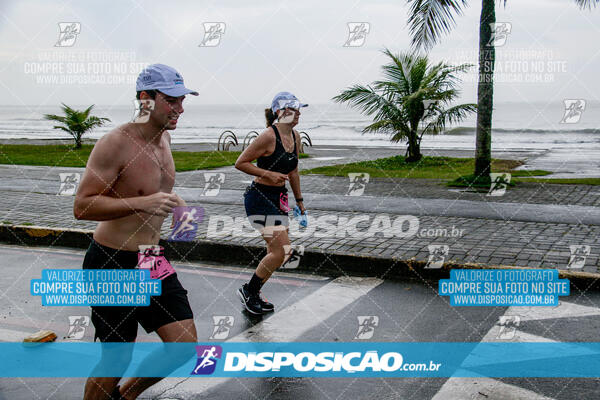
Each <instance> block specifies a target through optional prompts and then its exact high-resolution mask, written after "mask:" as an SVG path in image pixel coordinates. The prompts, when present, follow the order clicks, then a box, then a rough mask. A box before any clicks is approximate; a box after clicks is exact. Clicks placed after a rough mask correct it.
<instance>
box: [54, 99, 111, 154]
mask: <svg viewBox="0 0 600 400" xmlns="http://www.w3.org/2000/svg"><path fill="white" fill-rule="evenodd" d="M61 104H62V107H61V108H62V110H63V112H64V113H65V115H64V116H61V115H54V114H44V119H47V120H50V121H57V122H60V123H61V124H62V125H55V126H54V127H53V128H54V129H62V130H63V131H65V132H67V133H68V134H69V135H71V136H73V139H75V148H76V149H80V148H81V137H82V136H83V134H84V133H86V132H87V131H89V130H92V129H93V128H95V127H97V126H102V125H104V124H105V123H106V122H110V119H108V118H101V117H96V116H94V115H90V112H91V111H92V108H94V105H93V104H92V105H91V106H89V107H88V108H86V109H85V110H83V111H79V110H74V109H72V108H71V107H69V106H68V105H66V104H64V103H61Z"/></svg>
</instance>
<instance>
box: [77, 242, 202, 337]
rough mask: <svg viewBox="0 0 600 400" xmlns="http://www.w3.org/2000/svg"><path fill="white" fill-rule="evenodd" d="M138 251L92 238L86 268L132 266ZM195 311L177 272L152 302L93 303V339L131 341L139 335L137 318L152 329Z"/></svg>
mask: <svg viewBox="0 0 600 400" xmlns="http://www.w3.org/2000/svg"><path fill="white" fill-rule="evenodd" d="M137 262H138V253H137V252H135V251H126V250H117V249H113V248H111V247H106V246H103V245H101V244H100V243H98V242H96V241H95V240H92V243H91V244H90V247H89V248H88V250H87V252H86V253H85V258H84V260H83V269H133V268H135V267H136V266H137ZM193 318H194V315H193V313H192V309H191V307H190V303H189V301H188V298H187V290H185V289H184V288H183V286H181V283H180V282H179V279H177V274H176V273H175V274H173V275H170V276H168V277H166V278H165V279H163V281H162V293H161V295H160V296H152V297H150V305H148V306H138V307H126V306H125V307H102V306H92V318H91V320H92V323H93V324H94V327H95V328H96V333H95V337H94V339H96V338H98V339H100V341H101V342H132V341H134V340H135V338H136V336H137V325H138V322H139V323H140V324H141V325H142V327H143V328H144V329H145V330H146V332H148V333H150V332H153V331H155V330H157V329H158V328H160V327H161V326H163V325H166V324H169V323H171V322H175V321H182V320H185V319H193Z"/></svg>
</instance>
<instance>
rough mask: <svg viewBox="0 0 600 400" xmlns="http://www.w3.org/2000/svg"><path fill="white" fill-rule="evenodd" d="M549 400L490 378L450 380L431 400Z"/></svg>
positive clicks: (549, 399)
mask: <svg viewBox="0 0 600 400" xmlns="http://www.w3.org/2000/svg"><path fill="white" fill-rule="evenodd" d="M464 399H473V400H475V399H481V400H483V399H485V400H512V399H515V400H516V399H527V400H551V398H550V397H546V396H542V395H540V394H538V393H535V392H532V391H531V390H527V389H523V388H521V387H519V386H514V385H509V384H506V383H503V382H500V381H499V380H496V379H491V378H484V377H480V378H450V379H448V380H447V381H446V383H445V384H444V386H442V389H441V390H440V391H439V392H437V393H436V395H435V396H433V398H432V400H464Z"/></svg>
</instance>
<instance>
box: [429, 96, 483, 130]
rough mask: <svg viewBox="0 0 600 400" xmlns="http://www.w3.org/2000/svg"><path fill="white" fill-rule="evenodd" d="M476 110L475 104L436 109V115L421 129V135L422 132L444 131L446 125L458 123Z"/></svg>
mask: <svg viewBox="0 0 600 400" xmlns="http://www.w3.org/2000/svg"><path fill="white" fill-rule="evenodd" d="M476 110H477V104H473V103H468V104H459V105H456V106H454V107H450V108H447V109H445V110H441V109H436V111H437V112H438V113H437V116H436V117H435V118H434V119H433V121H431V122H430V123H428V124H427V125H426V126H425V128H423V130H422V131H421V136H423V135H424V134H433V135H436V134H439V133H442V132H443V131H444V129H445V128H446V126H447V125H452V124H455V123H458V122H460V121H462V120H463V119H465V118H466V117H467V116H468V115H469V114H470V113H472V112H475V111H476Z"/></svg>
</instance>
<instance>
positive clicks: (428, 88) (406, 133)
mask: <svg viewBox="0 0 600 400" xmlns="http://www.w3.org/2000/svg"><path fill="white" fill-rule="evenodd" d="M383 53H384V54H385V55H386V56H387V57H389V59H390V63H389V64H386V65H384V66H383V67H382V70H383V75H384V77H385V80H381V81H375V82H373V83H372V84H371V85H368V86H363V85H354V86H351V87H349V88H348V89H346V90H344V91H343V92H342V93H340V94H339V95H337V96H335V97H334V98H333V100H334V101H335V102H338V103H343V102H347V103H349V104H350V105H351V106H352V107H355V108H358V109H359V110H360V111H361V112H362V113H364V114H366V115H369V116H371V115H373V123H372V124H371V125H368V126H366V127H365V128H364V129H363V133H367V132H370V133H385V134H388V135H391V141H392V142H399V141H401V140H406V141H407V151H406V161H408V162H413V161H419V160H420V159H421V157H422V155H421V139H422V138H423V135H424V134H425V133H431V134H437V133H440V132H442V131H443V130H444V128H445V126H446V124H452V123H455V122H458V121H461V120H462V119H463V118H465V117H466V116H467V114H468V113H471V112H474V111H475V109H476V105H475V104H460V105H456V106H452V107H449V108H446V106H448V105H449V104H450V103H451V102H452V101H453V100H454V99H456V97H458V95H459V91H458V89H457V88H456V86H457V84H458V82H459V81H458V78H457V76H456V73H459V72H464V71H466V70H467V69H468V68H469V67H470V66H471V65H469V64H462V65H459V66H451V65H448V64H445V63H443V62H440V63H438V64H435V65H432V64H430V63H429V59H428V58H427V56H422V55H418V54H415V53H400V54H397V55H394V54H392V52H391V51H390V50H388V49H385V50H384V51H383Z"/></svg>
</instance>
